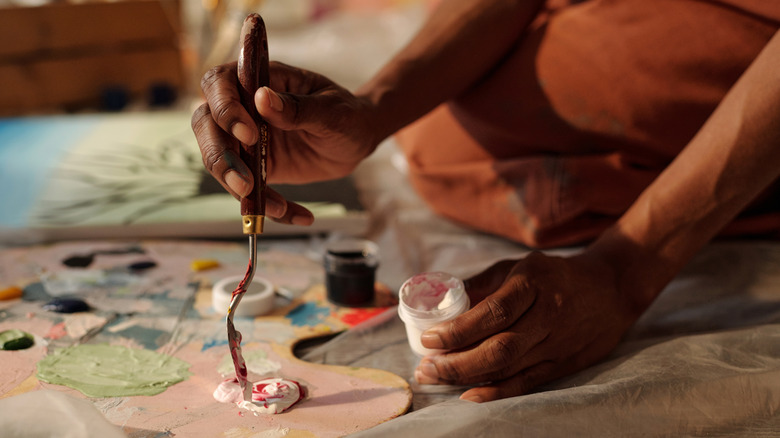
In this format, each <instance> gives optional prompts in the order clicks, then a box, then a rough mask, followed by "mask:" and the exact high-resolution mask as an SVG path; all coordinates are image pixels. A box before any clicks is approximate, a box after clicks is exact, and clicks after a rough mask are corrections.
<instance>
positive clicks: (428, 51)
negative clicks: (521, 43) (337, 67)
mask: <svg viewBox="0 0 780 438" xmlns="http://www.w3.org/2000/svg"><path fill="white" fill-rule="evenodd" d="M542 4H543V0H444V1H443V2H442V3H441V5H440V6H439V7H438V8H437V9H436V10H435V11H434V12H433V13H432V15H431V17H430V18H429V19H428V21H427V22H426V24H425V25H424V26H423V27H422V29H421V30H420V32H419V33H418V34H417V35H416V36H415V37H414V38H413V39H412V41H411V42H410V43H409V44H408V45H407V46H406V47H405V48H404V49H403V50H401V51H400V52H399V53H398V54H397V55H396V56H395V57H393V58H392V59H391V60H390V62H388V63H387V64H386V65H385V66H384V68H382V69H381V70H380V71H379V72H378V73H377V74H376V75H375V76H374V77H373V78H372V79H371V80H369V81H368V82H367V83H366V84H364V85H363V86H362V87H360V89H359V90H357V92H356V94H357V95H358V96H361V97H364V98H366V99H368V100H369V101H370V102H371V103H372V107H373V108H374V117H373V119H374V120H375V121H376V124H377V126H376V131H377V132H378V133H379V135H378V136H379V137H380V140H381V139H383V138H385V137H387V136H389V135H391V134H393V133H394V132H395V131H397V130H399V129H401V128H402V127H404V126H405V125H407V124H408V123H411V122H412V121H414V120H415V119H417V118H419V117H421V116H422V115H424V114H425V113H427V112H428V111H430V110H431V109H433V108H434V107H436V106H437V105H439V104H440V103H442V102H445V101H447V100H449V99H450V98H452V97H455V96H457V95H458V94H459V93H461V92H462V91H464V90H465V89H467V87H469V86H470V85H471V84H473V83H474V82H475V81H477V80H478V79H479V78H480V77H481V76H483V75H484V74H486V73H487V72H488V71H489V70H490V69H491V68H493V67H494V66H495V65H496V63H498V62H499V61H500V59H501V58H502V57H503V56H504V54H505V53H506V52H507V51H508V50H509V49H510V47H511V46H512V45H513V44H515V42H516V40H517V39H518V38H519V36H520V35H521V34H522V32H523V31H524V30H525V28H526V27H527V26H528V24H529V23H530V22H531V21H532V20H533V19H534V17H535V16H536V13H537V11H538V10H539V8H540V7H541V5H542Z"/></svg>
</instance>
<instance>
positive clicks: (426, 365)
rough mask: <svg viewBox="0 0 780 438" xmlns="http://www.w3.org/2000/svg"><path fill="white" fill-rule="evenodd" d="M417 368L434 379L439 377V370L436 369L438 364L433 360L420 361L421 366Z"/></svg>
mask: <svg viewBox="0 0 780 438" xmlns="http://www.w3.org/2000/svg"><path fill="white" fill-rule="evenodd" d="M417 369H419V370H420V371H421V372H422V373H423V374H424V375H426V376H428V377H430V378H432V379H438V378H439V371H438V370H437V369H436V365H434V364H433V362H429V361H427V360H424V361H422V362H421V363H420V366H419V367H418V368H417Z"/></svg>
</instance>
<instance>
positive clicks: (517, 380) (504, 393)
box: [460, 362, 560, 403]
mask: <svg viewBox="0 0 780 438" xmlns="http://www.w3.org/2000/svg"><path fill="white" fill-rule="evenodd" d="M559 374H560V373H559V372H558V371H557V367H556V365H555V364H554V363H552V362H541V363H538V364H536V365H534V366H532V367H530V368H527V369H525V370H523V371H522V372H519V373H517V374H515V375H513V376H512V377H510V378H508V379H504V380H501V381H498V382H495V383H492V384H490V385H485V386H480V387H477V388H471V389H469V390H468V391H466V392H464V393H463V394H461V396H460V399H461V400H468V401H473V402H476V403H482V402H487V401H492V400H499V399H502V398H507V397H515V396H518V395H523V394H528V393H529V392H530V391H531V390H533V389H534V388H536V387H537V386H539V385H542V384H544V383H547V382H549V381H552V380H555V379H556V378H558V377H560V375H559Z"/></svg>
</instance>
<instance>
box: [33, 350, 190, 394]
mask: <svg viewBox="0 0 780 438" xmlns="http://www.w3.org/2000/svg"><path fill="white" fill-rule="evenodd" d="M189 367H190V364H188V363H187V362H184V361H183V360H181V359H177V358H175V357H172V356H168V355H164V354H160V353H156V352H154V351H151V350H137V349H132V348H127V347H123V346H119V345H108V344H95V345H92V344H88V345H76V346H73V347H68V348H64V349H61V350H57V351H56V352H55V353H54V354H52V355H49V356H46V357H45V358H43V359H42V360H41V361H40V362H38V379H39V380H43V381H44V382H48V383H52V384H55V385H63V386H68V387H70V388H73V389H77V390H79V391H81V393H82V394H84V395H86V396H87V397H127V396H132V395H155V394H159V393H161V392H163V391H165V390H166V389H167V388H168V387H169V386H172V385H174V384H176V383H179V382H181V381H183V380H186V379H187V377H189V376H190V375H191V373H190V372H189Z"/></svg>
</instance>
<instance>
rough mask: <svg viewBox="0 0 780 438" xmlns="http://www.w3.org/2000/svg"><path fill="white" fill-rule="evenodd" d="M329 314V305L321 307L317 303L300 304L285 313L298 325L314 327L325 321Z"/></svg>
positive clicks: (286, 316)
mask: <svg viewBox="0 0 780 438" xmlns="http://www.w3.org/2000/svg"><path fill="white" fill-rule="evenodd" d="M329 315H330V308H329V307H321V306H318V305H317V304H316V303H303V304H301V305H300V306H298V307H296V308H294V309H292V310H291V311H290V312H289V313H288V314H287V315H285V318H287V319H289V320H290V321H291V322H292V324H293V325H295V326H298V327H303V326H311V327H314V326H316V325H318V324H320V323H322V322H324V321H325V319H326V318H327V317H328V316H329Z"/></svg>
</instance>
